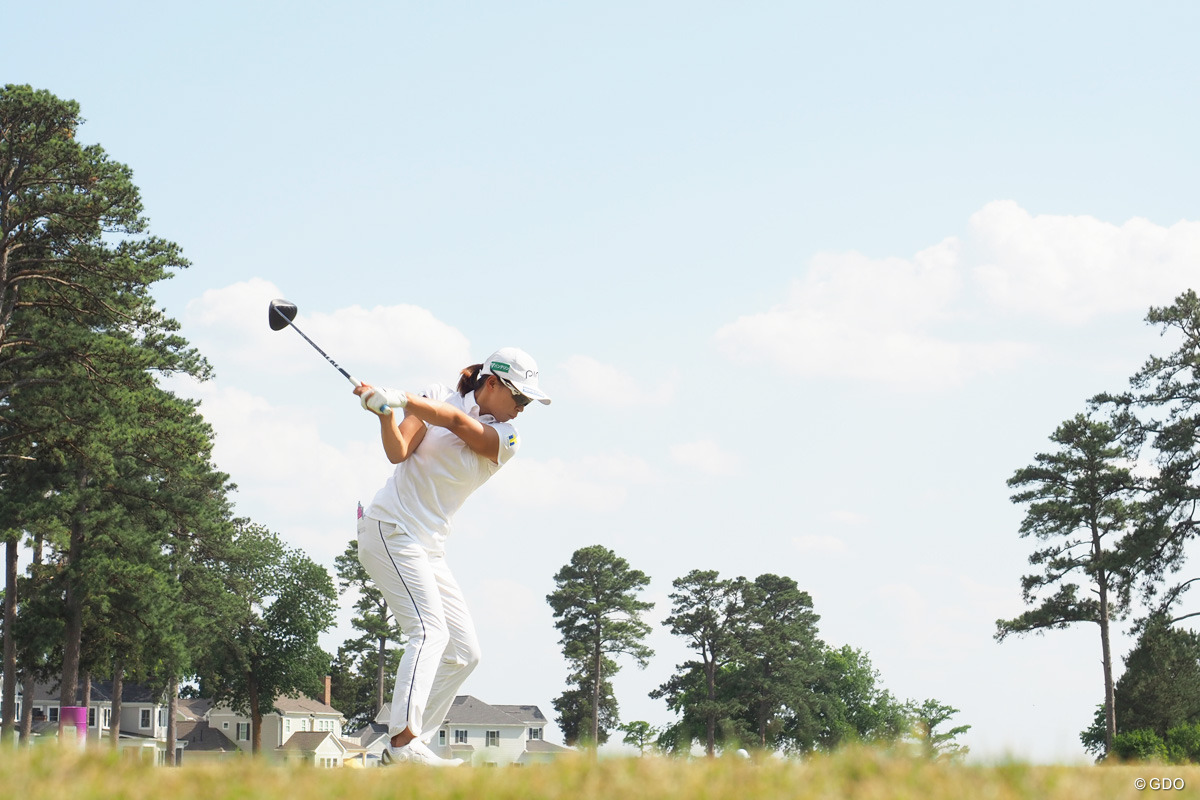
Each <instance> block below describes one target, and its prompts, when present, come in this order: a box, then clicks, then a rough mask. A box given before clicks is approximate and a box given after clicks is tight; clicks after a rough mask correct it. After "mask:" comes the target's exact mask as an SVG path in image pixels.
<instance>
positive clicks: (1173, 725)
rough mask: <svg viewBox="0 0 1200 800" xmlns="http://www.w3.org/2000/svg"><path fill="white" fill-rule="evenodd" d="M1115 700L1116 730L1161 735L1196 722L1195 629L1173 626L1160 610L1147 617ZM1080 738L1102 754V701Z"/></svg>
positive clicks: (1199, 707) (1199, 641)
mask: <svg viewBox="0 0 1200 800" xmlns="http://www.w3.org/2000/svg"><path fill="white" fill-rule="evenodd" d="M1115 705H1116V718H1117V732H1118V733H1129V732H1132V731H1136V730H1148V731H1151V732H1153V733H1154V734H1155V735H1157V736H1158V737H1159V738H1160V739H1164V740H1165V739H1166V738H1167V736H1168V734H1169V732H1170V731H1171V730H1173V729H1180V728H1185V727H1187V726H1189V725H1196V724H1200V634H1197V633H1195V632H1194V631H1190V630H1186V629H1182V628H1178V627H1175V626H1173V625H1172V624H1171V621H1170V620H1169V619H1167V618H1166V617H1165V616H1163V615H1161V614H1156V615H1154V616H1152V617H1151V618H1150V619H1148V620H1146V622H1145V623H1144V625H1143V627H1142V632H1141V634H1140V636H1139V637H1138V641H1137V644H1136V645H1135V646H1134V648H1133V649H1132V650H1131V651H1130V652H1129V654H1128V655H1126V656H1125V672H1124V673H1123V674H1122V675H1121V677H1120V679H1118V680H1117V684H1116V690H1115ZM1080 741H1081V742H1083V745H1084V748H1085V749H1086V750H1087V751H1088V752H1090V753H1092V754H1093V755H1095V756H1096V757H1097V758H1101V757H1103V755H1104V717H1103V707H1101V708H1100V710H1099V711H1098V712H1097V717H1096V720H1095V721H1093V723H1092V725H1091V726H1090V727H1089V728H1088V729H1086V730H1084V731H1083V732H1082V733H1080Z"/></svg>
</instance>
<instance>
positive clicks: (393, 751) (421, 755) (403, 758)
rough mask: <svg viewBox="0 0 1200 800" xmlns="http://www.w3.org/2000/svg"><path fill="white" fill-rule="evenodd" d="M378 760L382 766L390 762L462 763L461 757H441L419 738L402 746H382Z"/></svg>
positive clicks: (389, 764) (435, 765)
mask: <svg viewBox="0 0 1200 800" xmlns="http://www.w3.org/2000/svg"><path fill="white" fill-rule="evenodd" d="M379 762H380V763H381V764H382V765H383V766H391V765H392V764H424V765H425V766H427V767H457V766H461V765H462V764H463V760H462V759H461V758H442V757H441V756H439V755H437V754H436V753H434V752H433V751H432V750H430V749H429V746H428V745H427V744H425V743H424V742H422V741H421V740H420V739H413V740H412V741H411V742H409V743H408V744H406V745H404V746H403V747H392V746H391V745H388V746H387V747H386V748H384V751H383V754H382V755H381V756H380V759H379Z"/></svg>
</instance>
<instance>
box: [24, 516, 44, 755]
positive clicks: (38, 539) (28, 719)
mask: <svg viewBox="0 0 1200 800" xmlns="http://www.w3.org/2000/svg"><path fill="white" fill-rule="evenodd" d="M42 542H43V539H42V534H41V533H34V535H33V560H32V562H31V563H30V565H29V566H30V574H31V575H34V576H36V575H37V567H39V566H40V565H41V563H42ZM27 660H29V661H32V660H33V655H32V654H27ZM23 672H24V675H25V683H24V685H23V686H22V687H21V691H22V692H23V695H22V696H23V697H24V698H25V702H23V703H22V704H21V741H22V742H24V743H25V744H30V742H31V739H30V736H32V734H33V703H32V700H33V693H34V691H35V688H36V687H35V681H34V672H33V664H32V663H29V664H26V665H25V669H24V670H23Z"/></svg>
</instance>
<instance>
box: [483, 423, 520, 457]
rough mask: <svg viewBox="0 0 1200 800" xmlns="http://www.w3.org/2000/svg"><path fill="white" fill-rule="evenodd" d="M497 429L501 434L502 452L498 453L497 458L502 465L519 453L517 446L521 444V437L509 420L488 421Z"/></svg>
mask: <svg viewBox="0 0 1200 800" xmlns="http://www.w3.org/2000/svg"><path fill="white" fill-rule="evenodd" d="M488 424H489V425H491V426H492V427H493V428H495V429H496V433H498V434H499V435H500V452H499V453H498V454H497V457H496V460H497V462H498V463H499V464H500V466H504V464H505V463H506V462H507V461H508V460H509V459H510V458H512V457H513V456H515V455H516V454H517V448H519V447H520V446H521V437H520V436H518V435H517V429H516V427H515V426H513V425H512V424H510V423H507V422H491V423H488Z"/></svg>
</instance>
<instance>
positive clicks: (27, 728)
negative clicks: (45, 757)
mask: <svg viewBox="0 0 1200 800" xmlns="http://www.w3.org/2000/svg"><path fill="white" fill-rule="evenodd" d="M36 688H37V687H36V685H35V682H34V678H33V670H32V669H26V670H25V683H24V685H23V686H22V687H21V692H22V697H23V698H24V702H23V703H21V741H22V742H24V743H25V744H27V745H28V744H30V738H29V737H30V736H32V735H33V693H34V691H35V690H36Z"/></svg>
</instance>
